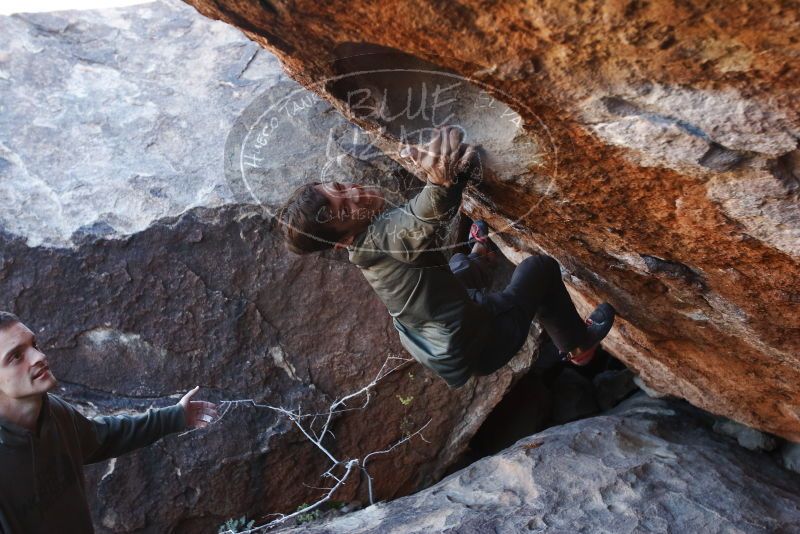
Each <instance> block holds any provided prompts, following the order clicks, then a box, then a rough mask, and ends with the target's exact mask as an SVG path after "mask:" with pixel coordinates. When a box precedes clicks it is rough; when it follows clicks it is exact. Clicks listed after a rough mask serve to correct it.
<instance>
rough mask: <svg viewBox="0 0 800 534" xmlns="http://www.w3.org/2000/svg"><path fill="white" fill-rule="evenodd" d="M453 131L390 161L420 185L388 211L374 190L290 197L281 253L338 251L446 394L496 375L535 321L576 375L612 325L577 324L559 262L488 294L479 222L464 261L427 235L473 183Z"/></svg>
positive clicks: (599, 317)
mask: <svg viewBox="0 0 800 534" xmlns="http://www.w3.org/2000/svg"><path fill="white" fill-rule="evenodd" d="M462 140H463V134H462V132H461V130H459V129H457V128H454V127H446V128H442V129H439V130H436V131H435V132H434V136H433V140H432V141H431V142H430V143H429V144H427V145H424V146H420V147H416V146H405V147H403V149H402V150H401V152H400V155H401V157H404V158H406V159H407V160H408V161H409V162H410V163H411V164H412V165H413V166H414V167H416V169H418V170H420V171H421V172H422V173H423V174H424V175H425V178H426V182H427V183H426V185H425V186H424V187H423V189H422V190H421V192H420V193H419V194H417V195H416V197H414V198H413V199H412V200H411V201H409V202H408V203H407V204H406V205H404V206H401V207H397V208H393V209H388V208H387V207H386V202H385V199H384V197H383V195H382V194H381V192H380V190H379V189H377V188H374V187H368V186H362V185H356V184H347V183H325V184H322V183H310V184H306V185H304V186H301V187H300V188H298V189H297V190H296V191H295V192H294V193H293V194H292V195H291V197H290V198H289V199H288V200H287V201H286V203H285V204H284V205H283V207H282V208H281V210H280V211H279V213H278V220H279V221H280V223H281V226H282V228H283V232H284V237H285V240H286V243H287V246H288V247H289V249H290V250H292V251H293V252H295V253H299V254H305V253H309V252H314V251H320V250H325V249H330V248H346V249H347V250H348V252H349V258H350V262H351V263H353V264H355V265H356V266H357V267H359V269H361V272H362V273H363V275H364V277H365V278H366V279H367V281H368V282H369V284H370V285H371V286H372V288H373V289H374V290H375V292H376V293H377V294H378V297H379V298H380V299H381V300H382V301H383V303H384V304H385V305H386V307H387V308H388V310H389V314H390V315H391V316H392V318H393V322H394V327H395V328H396V329H397V331H398V332H399V334H400V340H401V342H402V344H403V346H404V347H405V348H406V350H408V351H409V352H410V353H411V355H412V356H414V358H415V359H416V360H418V361H419V362H420V363H422V364H423V365H425V366H426V367H428V368H430V369H431V370H433V371H434V372H436V373H437V374H439V375H440V376H441V377H442V378H444V380H445V381H446V382H447V383H448V385H450V386H451V387H460V386H462V385H464V384H465V383H466V382H467V380H468V379H469V378H470V377H471V376H473V375H487V374H490V373H492V372H494V371H496V370H498V369H499V368H501V367H502V366H504V365H505V364H506V363H507V362H508V361H509V360H510V359H511V358H512V357H513V356H514V355H515V354H516V353H517V352H518V351H519V349H520V348H521V347H522V345H523V344H524V342H525V339H526V338H527V335H528V331H529V330H530V325H531V322H532V321H533V319H534V316H536V315H538V317H539V321H540V322H541V324H542V326H543V327H544V329H545V330H546V331H547V333H548V334H549V335H550V337H551V338H552V339H553V342H554V343H555V345H556V346H557V347H558V348H559V349H560V350H561V351H562V352H563V353H564V357H565V359H567V360H569V361H571V362H572V363H574V364H576V365H586V364H588V363H589V361H590V360H591V359H592V357H593V356H594V352H595V349H596V347H597V346H598V344H599V343H600V341H601V340H602V339H603V338H604V337H605V336H606V334H608V332H609V330H610V329H611V325H612V323H613V321H614V310H613V308H612V307H611V306H610V305H609V304H606V303H603V304H601V305H600V306H598V307H597V308H596V309H595V310H594V312H592V314H591V315H590V316H589V319H588V320H587V321H586V322H584V321H583V320H581V318H580V316H579V315H578V313H577V311H576V310H575V307H574V305H573V303H572V301H571V300H570V297H569V294H568V293H567V290H566V288H565V287H564V283H563V282H562V280H561V272H560V269H559V265H558V262H556V260H554V259H553V258H551V257H549V256H544V255H539V256H531V257H529V258H526V259H525V260H523V261H522V262H521V263H520V264H519V266H517V268H516V270H515V271H514V273H513V275H512V278H511V282H510V283H509V284H508V286H507V287H506V288H505V289H504V290H503V291H500V292H494V293H492V292H488V291H486V290H485V287H486V286H487V285H488V280H489V274H490V273H489V270H490V269H489V268H488V267H489V264H490V263H491V258H492V255H493V251H492V250H491V246H492V243H491V241H490V240H489V235H488V233H489V231H488V227H487V226H486V224H485V223H483V222H482V221H479V222H476V223H475V224H473V225H472V228H471V230H470V235H471V244H472V245H473V248H472V250H471V252H470V254H469V255H468V256H467V255H464V254H456V255H454V256H453V257H452V258H451V259H450V262H448V261H447V260H446V259H445V257H444V255H443V254H442V252H441V251H440V250H438V249H437V247H436V243H435V241H436V231H437V229H439V228H440V226H441V225H443V224H446V223H447V221H448V220H449V219H450V218H451V217H452V216H453V215H455V214H456V213H457V211H458V209H459V205H460V203H461V195H462V191H463V190H464V187H465V185H466V183H467V181H468V180H469V179H470V178H476V177H477V175H478V174H479V173H480V160H479V152H478V148H477V147H476V146H474V145H467V144H464V143H462Z"/></svg>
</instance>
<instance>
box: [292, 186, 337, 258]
mask: <svg viewBox="0 0 800 534" xmlns="http://www.w3.org/2000/svg"><path fill="white" fill-rule="evenodd" d="M318 185H320V183H319V182H312V183H308V184H305V185H301V186H300V187H298V188H297V189H295V191H294V193H292V194H291V196H289V198H288V199H287V200H286V202H285V203H284V204H283V206H281V208H280V210H278V215H277V218H278V223H279V224H280V225H281V226H282V230H283V237H284V240H285V241H286V246H287V247H288V248H289V250H291V251H292V252H294V253H295V254H308V253H310V252H319V251H321V250H328V249H331V248H333V246H334V245H335V244H336V242H337V241H339V240H340V239H341V238H342V237H344V234H342V233H341V232H337V231H336V230H334V229H333V227H332V226H331V225H330V224H329V222H330V221H331V213H330V205H329V204H328V199H327V198H325V195H323V194H322V193H320V192H319V191H318V190H317V188H316V186H318Z"/></svg>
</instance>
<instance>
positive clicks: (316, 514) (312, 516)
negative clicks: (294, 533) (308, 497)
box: [297, 503, 322, 525]
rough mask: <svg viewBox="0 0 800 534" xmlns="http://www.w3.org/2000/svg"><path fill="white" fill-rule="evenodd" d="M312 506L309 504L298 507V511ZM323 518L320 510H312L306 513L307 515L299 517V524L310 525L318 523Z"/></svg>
mask: <svg viewBox="0 0 800 534" xmlns="http://www.w3.org/2000/svg"><path fill="white" fill-rule="evenodd" d="M309 506H310V505H309V504H308V503H303V504H301V505H300V506H298V507H297V511H298V512H299V511H300V510H305V509H306V508H308V507H309ZM320 517H322V512H320V511H319V510H311V511H310V512H306V513H305V514H300V515H298V516H297V524H298V525H302V524H303V523H310V522H312V521H316V520H317V519H319V518H320Z"/></svg>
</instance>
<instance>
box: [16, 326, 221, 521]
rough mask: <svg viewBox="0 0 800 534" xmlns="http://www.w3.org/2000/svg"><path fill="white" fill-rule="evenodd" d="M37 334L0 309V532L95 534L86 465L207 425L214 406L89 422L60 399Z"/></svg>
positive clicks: (192, 403) (187, 402) (185, 405)
mask: <svg viewBox="0 0 800 534" xmlns="http://www.w3.org/2000/svg"><path fill="white" fill-rule="evenodd" d="M56 385H57V382H56V379H55V377H54V376H53V373H52V371H51V370H50V367H49V365H48V362H47V358H46V356H45V355H44V354H43V353H42V352H41V350H40V349H39V347H38V346H37V344H36V336H35V335H34V334H33V332H31V331H30V330H29V329H28V328H27V327H26V326H25V325H24V324H22V322H21V321H20V320H19V319H18V318H17V317H16V316H15V315H12V314H10V313H7V312H2V311H0V473H3V483H2V484H0V532H5V533H11V532H25V533H29V534H37V533H41V534H45V533H53V532H76V533H77V532H81V533H83V532H93V528H92V521H91V517H90V515H89V506H88V503H87V501H86V491H85V482H84V478H83V465H85V464H91V463H94V462H100V461H102V460H106V459H108V458H115V457H117V456H120V455H122V454H125V453H126V452H130V451H132V450H134V449H138V448H139V447H144V446H146V445H149V444H151V443H153V442H154V441H156V440H158V439H160V438H162V437H163V436H165V435H167V434H170V433H172V432H179V431H181V430H184V429H187V428H190V429H191V428H201V427H204V426H206V425H208V423H209V422H211V421H212V420H213V419H214V418H215V417H216V415H217V412H216V406H215V405H214V404H212V403H210V402H203V401H198V400H192V397H193V396H194V394H195V393H197V389H198V388H197V387H195V388H194V389H192V390H191V391H189V392H188V393H187V394H186V395H184V396H183V398H181V400H180V401H179V402H178V403H177V404H176V405H174V406H171V407H169V408H161V409H157V410H156V409H153V410H150V411H148V412H147V413H146V414H140V415H117V416H107V417H95V418H93V419H87V418H86V417H84V416H83V415H81V413H80V412H78V411H77V410H76V409H75V408H73V407H72V406H70V405H69V404H67V403H66V402H65V401H63V400H62V399H60V398H59V397H57V396H55V395H52V394H50V393H48V392H49V391H52V390H53V388H55V387H56Z"/></svg>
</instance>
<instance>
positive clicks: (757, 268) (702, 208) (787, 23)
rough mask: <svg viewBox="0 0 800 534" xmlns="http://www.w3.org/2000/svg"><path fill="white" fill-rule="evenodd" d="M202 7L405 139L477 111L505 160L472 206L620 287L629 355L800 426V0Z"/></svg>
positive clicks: (624, 354) (753, 421)
mask: <svg viewBox="0 0 800 534" xmlns="http://www.w3.org/2000/svg"><path fill="white" fill-rule="evenodd" d="M189 3H191V4H193V5H194V6H195V7H197V9H198V10H199V11H200V12H201V13H203V14H205V15H207V16H210V17H212V18H218V19H222V20H224V21H227V22H229V23H231V24H234V25H236V26H238V27H239V28H241V29H242V30H244V31H245V32H246V33H247V34H248V35H249V36H250V37H251V38H253V39H254V40H256V41H257V42H259V43H260V44H262V45H263V46H265V47H267V48H269V49H270V50H271V51H273V52H274V53H276V54H277V55H278V56H279V57H280V58H281V60H282V61H283V63H284V65H285V67H286V69H287V70H288V71H289V72H290V74H291V75H292V76H294V77H295V78H296V79H297V80H299V81H300V82H302V83H303V84H304V85H306V86H307V87H309V88H311V89H313V90H314V91H316V92H318V93H320V94H322V95H323V96H325V97H326V98H327V99H329V100H330V101H331V102H333V103H334V105H336V106H337V107H338V108H339V109H340V110H342V111H343V112H345V113H346V114H347V115H348V116H349V117H350V118H351V119H353V120H354V121H356V122H358V123H359V124H361V125H362V126H366V127H368V128H370V129H371V130H372V131H374V132H378V133H379V134H380V136H381V137H382V138H383V139H385V140H386V141H387V142H386V143H385V146H386V147H387V148H391V147H392V146H393V145H392V143H391V141H393V140H395V141H396V140H397V139H398V138H403V137H408V138H411V137H412V135H411V134H410V133H414V132H419V131H421V130H424V128H426V127H430V126H435V125H436V124H437V123H439V122H449V123H457V124H461V125H462V126H464V128H465V129H466V130H467V134H468V138H469V139H470V140H472V141H476V142H479V143H481V144H482V145H483V146H484V147H485V149H486V158H485V161H486V163H487V168H488V169H490V170H491V172H487V173H486V179H485V180H484V182H483V183H481V184H477V185H476V186H474V187H471V188H470V191H469V194H468V199H467V201H466V202H465V209H466V210H467V211H468V212H469V213H470V214H472V215H479V216H481V217H484V218H486V219H488V220H489V222H490V224H492V225H493V226H494V227H495V228H496V229H498V230H499V231H501V232H502V236H501V237H502V239H503V241H504V242H505V243H506V244H507V245H509V246H511V247H512V248H514V249H517V250H518V251H522V252H535V251H541V250H543V251H545V252H547V253H549V254H551V255H553V256H555V257H556V258H558V259H559V260H560V262H561V264H562V265H563V267H564V269H565V270H566V272H567V280H568V281H569V282H570V285H571V287H572V289H573V290H574V295H575V297H576V299H577V300H578V302H580V304H581V307H582V308H583V310H582V311H587V310H588V309H589V307H590V306H592V305H594V304H595V303H596V302H597V301H599V300H607V301H609V302H611V303H612V304H613V305H614V306H615V307H616V308H617V310H618V311H619V313H620V315H621V320H620V321H619V323H618V327H616V328H615V329H614V331H613V333H612V335H611V337H610V338H609V340H608V342H607V344H608V346H609V348H610V349H611V350H612V351H613V352H615V353H616V354H617V355H618V356H619V357H621V358H622V359H623V360H624V361H625V362H626V363H627V364H629V365H630V366H632V367H633V368H635V369H636V370H637V371H638V372H639V373H641V375H642V377H643V378H644V379H645V381H646V382H647V383H649V384H650V385H651V386H654V387H655V388H657V389H659V390H662V391H664V392H668V393H671V394H674V395H679V396H681V397H684V398H686V399H687V400H689V401H690V402H692V403H694V404H696V405H699V406H702V407H704V408H706V409H708V410H710V411H712V412H716V413H720V414H724V415H727V416H729V417H731V418H734V419H736V420H738V421H741V422H744V423H746V424H749V425H752V426H756V427H758V428H761V429H764V430H767V431H770V432H774V433H776V434H779V435H781V436H784V437H786V438H789V439H792V440H794V441H800V387H798V384H800V350H799V349H800V329H799V328H798V325H799V324H800V320H799V319H798V318H799V317H800V288H799V287H798V281H797V280H798V274H800V268H799V266H798V257H800V205H799V204H800V203H799V202H798V191H800V150H798V140H799V139H800V43H799V42H798V39H799V38H800V37H799V36H800V15H799V14H798V13H800V9H798V5H797V4H796V3H792V2H777V1H767V2H755V1H752V2H749V1H743V2H736V3H729V2H701V1H697V0H694V1H688V2H683V1H680V2H679V1H677V0H673V1H663V2H644V1H637V0H632V1H613V0H612V1H609V2H599V1H590V2H574V1H572V2H555V1H547V2H537V3H527V5H523V3H521V2H519V3H518V2H507V3H494V2H479V1H474V0H465V1H463V2H458V3H450V2H439V1H430V2H403V3H400V2H397V3H392V4H387V3H385V2H364V1H359V0H354V1H352V2H348V3H347V4H346V5H345V4H325V3H320V2H317V1H312V0H298V1H286V2H278V1H270V0H261V1H260V2H256V1H251V2H247V1H241V0H240V1H235V0H189ZM437 90H438V93H437V94H434V93H436V91H437ZM408 104H412V105H411V106H409V105H408ZM420 104H422V105H421V106H420ZM437 111H438V116H437V113H436V112H437ZM321 149H322V147H321Z"/></svg>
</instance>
